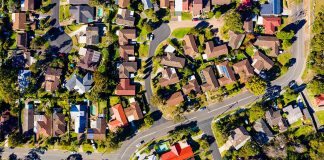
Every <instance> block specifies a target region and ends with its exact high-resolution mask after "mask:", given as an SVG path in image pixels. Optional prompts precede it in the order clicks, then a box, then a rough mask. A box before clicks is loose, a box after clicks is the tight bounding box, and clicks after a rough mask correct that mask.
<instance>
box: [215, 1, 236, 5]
mask: <svg viewBox="0 0 324 160" xmlns="http://www.w3.org/2000/svg"><path fill="white" fill-rule="evenodd" d="M231 2H232V0H212V5H213V6H215V5H227V4H230V3H231Z"/></svg>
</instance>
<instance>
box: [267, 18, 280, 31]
mask: <svg viewBox="0 0 324 160" xmlns="http://www.w3.org/2000/svg"><path fill="white" fill-rule="evenodd" d="M280 25H281V17H263V26H264V29H265V34H274V33H275V31H276V27H279V26H280Z"/></svg>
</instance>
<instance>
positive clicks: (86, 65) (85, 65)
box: [77, 49, 101, 71]
mask: <svg viewBox="0 0 324 160" xmlns="http://www.w3.org/2000/svg"><path fill="white" fill-rule="evenodd" d="M100 58H101V53H100V52H98V51H95V50H92V49H87V52H86V54H85V56H83V57H82V58H81V59H80V62H79V63H78V64H77V66H78V67H80V68H82V69H85V70H87V71H95V70H97V67H98V65H99V63H100Z"/></svg>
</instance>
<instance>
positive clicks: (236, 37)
mask: <svg viewBox="0 0 324 160" xmlns="http://www.w3.org/2000/svg"><path fill="white" fill-rule="evenodd" d="M228 34H229V37H230V38H229V42H228V45H229V46H230V47H232V48H233V49H238V48H240V46H241V44H242V42H243V40H244V38H245V34H239V33H235V32H233V31H229V32H228Z"/></svg>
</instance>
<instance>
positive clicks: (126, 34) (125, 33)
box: [118, 29, 136, 45]
mask: <svg viewBox="0 0 324 160" xmlns="http://www.w3.org/2000/svg"><path fill="white" fill-rule="evenodd" d="M135 38H136V30H135V29H121V30H119V31H118V43H119V45H127V44H128V43H129V40H132V39H135Z"/></svg>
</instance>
